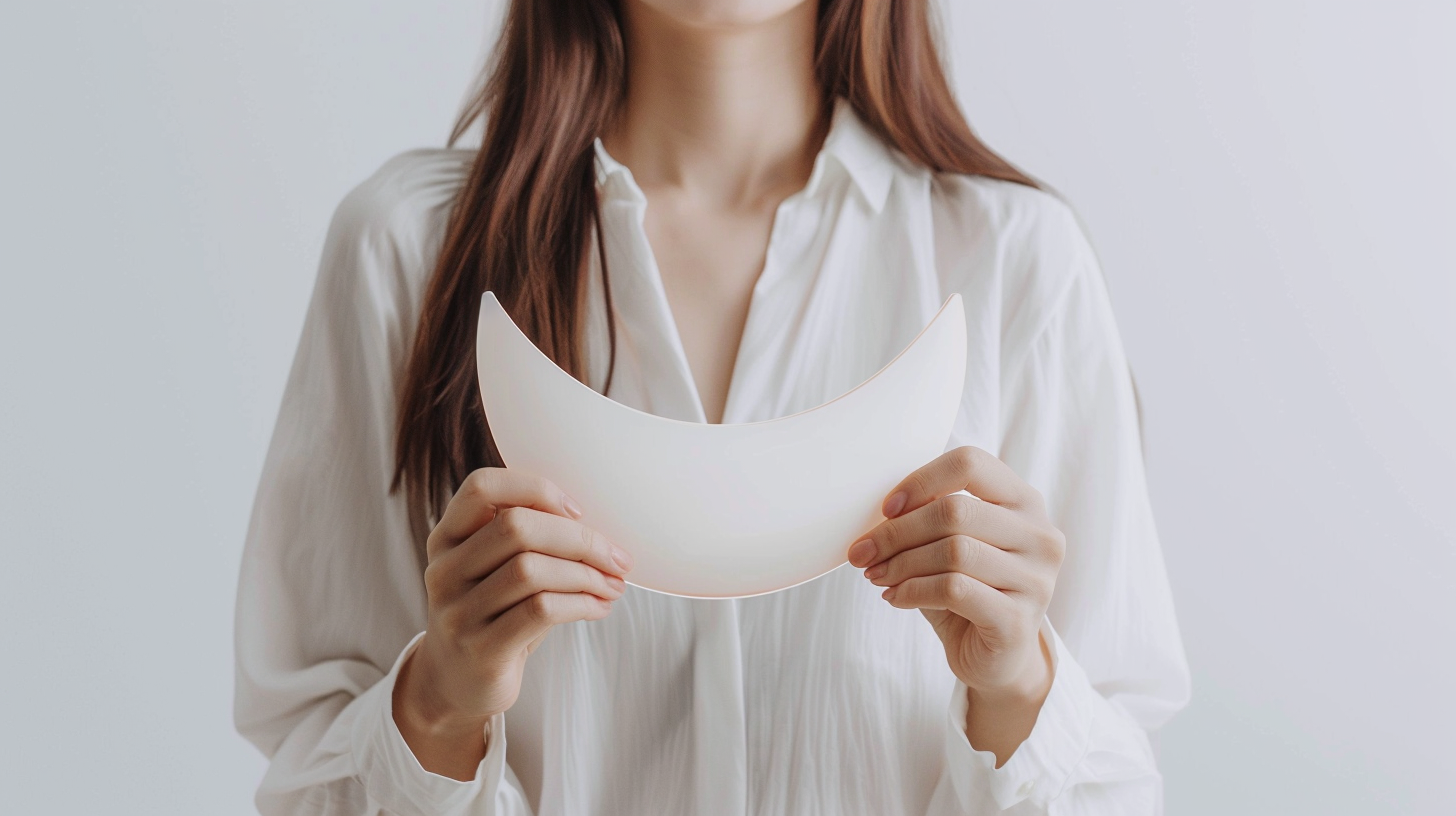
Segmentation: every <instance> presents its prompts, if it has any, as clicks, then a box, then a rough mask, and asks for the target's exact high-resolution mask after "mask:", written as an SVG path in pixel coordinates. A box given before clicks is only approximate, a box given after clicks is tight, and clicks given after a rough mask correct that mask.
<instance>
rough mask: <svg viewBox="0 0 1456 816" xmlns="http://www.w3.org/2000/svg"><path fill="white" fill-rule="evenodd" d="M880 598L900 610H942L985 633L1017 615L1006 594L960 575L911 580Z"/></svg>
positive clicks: (943, 575)
mask: <svg viewBox="0 0 1456 816" xmlns="http://www.w3.org/2000/svg"><path fill="white" fill-rule="evenodd" d="M882 597H884V598H885V600H887V601H889V602H890V605H891V606H894V607H897V608H900V609H944V610H947V611H949V612H954V613H955V614H957V615H960V616H961V617H963V618H965V619H966V620H968V621H970V622H971V623H973V624H975V625H976V626H978V627H981V628H984V629H998V628H1000V627H1001V626H1003V625H1004V623H1005V622H1006V621H1008V620H1011V619H1012V617H1013V616H1014V615H1015V613H1016V609H1015V607H1014V603H1015V602H1014V601H1012V600H1011V599H1010V598H1009V597H1007V596H1006V594H1005V593H1002V592H997V591H996V590H995V589H994V588H992V587H990V586H987V585H986V584H983V583H981V582H980V581H977V580H976V579H975V578H972V577H971V576H969V575H965V574H964V573H959V572H944V573H941V574H940V575H927V576H923V577H919V578H910V579H907V580H905V581H903V582H901V583H900V584H899V585H897V586H892V587H890V588H889V589H887V590H885V591H884V593H883V595H882Z"/></svg>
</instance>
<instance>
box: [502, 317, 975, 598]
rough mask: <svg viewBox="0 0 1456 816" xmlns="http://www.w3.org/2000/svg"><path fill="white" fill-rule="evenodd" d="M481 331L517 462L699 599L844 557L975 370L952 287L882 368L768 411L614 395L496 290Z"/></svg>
mask: <svg viewBox="0 0 1456 816" xmlns="http://www.w3.org/2000/svg"><path fill="white" fill-rule="evenodd" d="M476 345H477V350H476V361H477V372H478V374H479V382H480V391H481V399H482V401H483V403H484V405H485V410H486V416H487V418H488V419H489V421H490V427H491V431H492V433H493V435H494V437H495V442H496V446H497V447H498V448H499V449H500V452H501V456H502V458H504V459H505V462H506V465H507V466H508V467H511V468H519V469H521V470H525V471H528V472H530V473H535V474H537V475H541V476H546V477H548V478H550V479H551V480H552V481H554V482H555V483H556V484H557V485H558V486H560V487H561V489H563V490H565V491H566V492H567V493H568V494H569V495H571V496H572V497H574V498H575V499H576V500H577V501H579V502H580V503H581V506H582V508H583V517H582V522H583V523H584V524H586V525H587V526H590V527H593V528H595V529H597V530H600V531H601V532H602V533H604V534H605V535H607V536H608V537H609V538H611V539H612V540H613V541H616V542H617V543H619V544H621V545H622V546H623V547H625V548H626V549H627V550H628V551H629V552H631V553H632V556H633V558H634V559H635V561H636V565H635V566H634V567H633V570H632V573H631V575H630V576H629V577H630V579H631V580H630V583H632V584H634V585H636V586H640V587H643V588H645V589H653V590H657V591H658V592H666V593H668V594H672V595H683V596H687V597H699V598H732V597H746V596H750V595H759V594H762V593H765V592H773V591H775V590H780V589H786V588H788V587H791V586H794V585H796V584H800V583H803V582H804V581H808V580H810V579H812V578H816V577H818V576H820V575H823V574H824V573H826V572H828V571H829V570H831V569H834V568H835V567H837V566H839V565H840V564H843V563H844V562H845V552H846V550H848V548H849V545H850V544H851V543H853V542H854V540H855V536H857V535H858V534H859V533H862V532H864V531H866V530H869V529H870V528H871V527H873V526H874V525H876V524H878V523H879V522H880V521H881V520H883V518H884V516H882V515H881V514H880V503H881V502H882V501H883V500H884V498H885V496H886V495H887V494H888V493H889V491H890V489H891V488H893V487H894V486H895V485H896V484H897V483H898V482H899V481H900V480H901V479H902V478H904V476H905V474H907V473H910V472H911V471H913V470H915V469H916V468H917V467H919V466H920V465H923V464H925V463H926V462H928V461H930V460H931V459H934V458H935V457H936V456H937V455H939V454H940V453H941V451H942V450H944V448H945V443H946V440H947V439H948V438H949V436H950V431H951V424H952V422H954V420H955V415H956V409H957V407H958V405H959V400H960V396H961V389H962V387H963V384H964V379H965V370H966V369H965V359H966V323H965V310H964V309H963V308H962V306H961V298H960V295H959V294H954V293H953V294H951V296H950V297H949V298H947V299H946V302H945V304H944V305H943V306H942V307H941V309H940V311H939V312H938V313H937V314H936V316H935V318H934V319H933V320H932V321H931V322H930V324H929V325H928V326H926V327H925V329H924V330H923V331H921V333H920V334H919V335H918V336H917V337H916V338H915V340H914V341H913V342H912V343H911V344H910V346H909V347H908V348H906V349H905V350H904V351H903V352H901V353H900V354H899V355H898V356H896V357H895V359H893V360H891V361H890V362H889V363H887V364H886V365H885V367H884V368H882V369H880V371H878V372H877V373H876V374H875V375H874V376H873V377H871V378H870V379H868V380H866V381H865V382H863V383H861V384H860V385H859V386H857V387H856V388H854V389H852V390H850V391H849V392H848V393H845V394H844V395H842V396H840V397H838V398H836V399H833V400H830V401H829V402H827V403H824V404H823V405H820V406H818V407H816V408H811V409H809V410H806V411H801V412H799V413H796V414H792V415H790V416H786V417H780V418H778V419H772V420H767V421H763V422H749V423H741V424H726V425H715V424H706V423H698V422H684V421H682V420H678V419H670V418H667V417H661V416H656V415H654V414H650V413H647V412H645V411H639V410H637V409H636V408H632V407H630V406H627V405H623V404H622V403H619V402H615V401H613V400H611V399H609V398H607V397H605V396H603V395H602V394H600V393H598V392H596V391H594V390H592V389H591V388H589V387H588V386H586V385H585V384H583V383H581V382H580V381H578V380H577V379H576V378H575V377H573V376H571V375H570V374H568V373H566V372H565V371H563V370H562V369H561V368H560V367H558V366H557V365H556V364H555V363H554V362H552V361H551V359H550V358H549V357H547V356H546V355H545V354H543V353H541V351H540V349H538V348H537V347H536V346H535V345H534V344H532V342H531V341H530V339H529V338H527V337H526V336H525V334H523V333H522V332H521V330H520V329H519V328H518V327H517V326H516V324H515V323H514V322H512V320H511V318H510V316H509V315H508V314H507V313H506V311H505V309H504V308H502V306H501V304H500V301H499V300H497V299H496V297H495V295H494V294H493V293H491V292H487V293H485V295H484V297H483V298H482V299H481V308H480V324H479V331H478V333H477V335H476Z"/></svg>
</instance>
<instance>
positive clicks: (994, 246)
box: [931, 173, 1100, 340]
mask: <svg viewBox="0 0 1456 816" xmlns="http://www.w3.org/2000/svg"><path fill="white" fill-rule="evenodd" d="M931 199H932V214H933V218H934V231H935V239H936V254H937V263H938V267H939V270H940V273H941V276H942V281H943V283H944V284H945V285H946V286H948V287H949V288H951V289H955V290H963V289H969V290H973V291H979V292H983V293H997V294H999V300H1000V305H1001V322H1002V330H1003V338H1005V339H1008V340H1009V339H1011V338H1012V337H1014V336H1017V335H1021V336H1025V335H1026V334H1034V333H1035V330H1036V327H1037V326H1038V325H1040V324H1042V323H1044V322H1045V321H1046V320H1047V319H1048V318H1049V316H1050V315H1051V314H1052V313H1053V312H1054V311H1055V310H1056V307H1057V305H1058V304H1059V303H1060V301H1061V300H1062V299H1063V298H1064V296H1065V295H1066V294H1067V293H1068V292H1069V291H1071V290H1072V289H1073V288H1075V287H1076V286H1078V285H1079V284H1083V285H1085V284H1089V283H1095V282H1096V281H1098V280H1100V270H1099V267H1098V262H1097V258H1096V255H1095V253H1094V252H1093V250H1092V245H1091V243H1090V241H1089V240H1088V237H1087V233H1086V231H1085V229H1084V228H1083V226H1082V223H1081V221H1080V220H1079V219H1078V217H1077V215H1076V213H1075V211H1074V210H1073V209H1072V207H1071V205H1069V204H1068V203H1067V202H1066V201H1065V200H1064V199H1063V198H1061V197H1060V196H1059V195H1057V194H1055V193H1053V192H1050V191H1048V190H1044V189H1038V188H1036V187H1030V186H1027V185H1025V184H1018V183H1016V182H1011V181H1002V180H1000V179H992V178H986V177H982V176H968V175H962V174H956V173H939V174H935V175H934V176H933V177H932V181H931Z"/></svg>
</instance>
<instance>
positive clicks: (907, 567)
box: [849, 446, 1066, 761]
mask: <svg viewBox="0 0 1456 816" xmlns="http://www.w3.org/2000/svg"><path fill="white" fill-rule="evenodd" d="M961 490H965V491H968V492H969V493H971V494H973V495H974V496H975V497H977V498H973V497H972V496H968V495H965V494H963V493H958V492H957V491H961ZM883 512H884V515H885V517H886V520H885V521H884V522H882V523H881V524H880V525H879V526H877V527H875V528H874V529H873V530H871V531H870V532H869V533H867V534H866V535H865V536H864V537H863V538H862V539H861V540H860V541H857V542H855V544H854V545H853V546H852V547H850V550H849V561H850V563H851V564H854V565H855V566H856V567H861V568H866V569H865V573H864V574H865V577H866V578H868V579H869V580H870V582H871V583H874V584H876V585H877V586H883V587H888V589H886V590H885V591H884V593H883V594H882V596H881V597H883V598H884V599H885V600H887V601H889V602H890V604H891V605H893V606H896V607H899V608H901V609H919V610H920V612H921V613H922V614H923V615H924V616H925V618H926V619H927V620H929V621H930V624H931V626H933V627H934V628H935V633H936V634H937V635H939V636H940V640H941V643H943V644H944V645H945V655H946V659H947V660H948V661H949V663H950V668H951V671H953V672H954V673H955V675H956V677H959V678H960V679H961V681H962V682H963V683H965V684H966V686H967V687H968V688H969V689H970V691H971V696H972V700H973V702H974V700H975V699H976V698H977V697H980V698H982V699H986V700H989V701H995V702H996V703H997V704H998V705H1006V704H1010V705H1015V704H1017V703H1022V704H1023V706H1022V707H1024V706H1025V705H1026V704H1032V703H1034V708H1033V709H1032V712H1031V713H1032V721H1033V722H1034V720H1035V713H1036V711H1037V710H1039V709H1040V707H1041V703H1042V701H1043V700H1044V699H1045V697H1046V693H1047V690H1048V688H1049V687H1050V685H1051V679H1052V667H1051V660H1050V652H1049V651H1048V646H1049V644H1043V643H1042V639H1041V638H1040V636H1039V635H1038V632H1039V630H1040V627H1041V621H1042V618H1043V616H1044V615H1045V614H1046V610H1047V605H1048V604H1049V603H1050V602H1051V598H1052V590H1053V588H1054V587H1055V586H1056V582H1057V572H1058V571H1059V570H1060V569H1061V565H1062V556H1063V554H1064V552H1065V550H1066V540H1065V538H1064V537H1063V536H1062V533H1061V531H1060V530H1058V529H1057V528H1056V526H1055V525H1053V524H1052V522H1051V520H1050V519H1049V518H1048V517H1047V512H1046V503H1045V501H1044V500H1043V498H1042V495H1041V493H1039V492H1038V491H1037V490H1036V489H1035V488H1033V487H1032V486H1031V485H1029V484H1027V483H1026V482H1024V481H1022V479H1021V477H1019V476H1017V475H1016V474H1015V473H1014V472H1013V471H1012V470H1011V468H1009V467H1007V466H1006V464H1005V463H1003V462H1002V461H1001V460H1000V459H997V458H996V457H994V456H992V455H991V454H989V453H987V452H986V451H983V450H981V449H979V448H973V447H969V446H966V447H959V448H956V449H954V450H951V451H948V452H946V453H944V454H942V455H941V456H939V457H937V458H936V459H935V460H934V461H932V462H930V463H929V464H927V465H925V466H924V467H922V468H920V469H919V470H917V471H915V472H914V473H912V474H910V475H909V476H907V477H905V480H904V481H902V482H900V484H899V485H897V486H896V487H895V489H894V490H892V491H890V495H889V496H888V497H887V498H886V499H885V504H884V509H883ZM1027 730H1029V726H1028V729H1027ZM1023 736H1024V735H1023ZM1016 742H1017V744H1019V743H1020V740H1016ZM997 753H998V754H999V753H1001V752H1000V751H997ZM1003 761H1004V760H1003Z"/></svg>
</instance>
